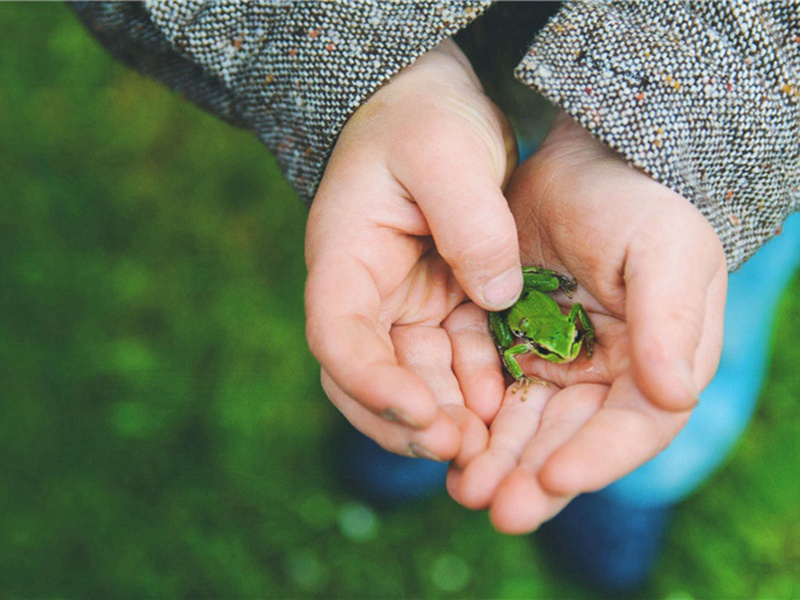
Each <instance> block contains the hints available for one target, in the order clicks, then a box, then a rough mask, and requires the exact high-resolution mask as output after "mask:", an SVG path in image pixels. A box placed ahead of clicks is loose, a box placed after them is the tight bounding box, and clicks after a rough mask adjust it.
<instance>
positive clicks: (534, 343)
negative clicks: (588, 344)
mask: <svg viewBox="0 0 800 600" xmlns="http://www.w3.org/2000/svg"><path fill="white" fill-rule="evenodd" d="M527 341H528V343H529V344H530V347H531V349H532V350H533V352H534V353H535V354H536V355H537V356H540V357H542V358H543V359H545V360H548V361H550V362H554V363H568V362H571V361H573V360H575V359H576V358H577V356H578V353H579V352H580V351H581V345H582V343H583V333H582V332H581V330H580V329H578V328H577V327H576V326H575V324H574V323H570V322H568V321H566V322H565V321H561V322H558V323H554V324H552V325H550V324H547V323H544V324H543V325H542V326H541V327H540V329H539V331H538V332H537V335H536V337H535V338H533V339H531V338H528V339H527Z"/></svg>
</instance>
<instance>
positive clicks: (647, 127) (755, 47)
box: [516, 0, 800, 270]
mask: <svg viewBox="0 0 800 600" xmlns="http://www.w3.org/2000/svg"><path fill="white" fill-rule="evenodd" d="M516 76H517V78H518V79H519V80H521V81H522V82H524V83H526V84H528V85H530V86H531V87H533V88H534V89H536V90H538V91H540V92H541V93H543V94H544V95H545V96H546V97H548V98H549V99H550V100H552V101H553V102H555V103H556V104H558V105H559V106H561V108H563V109H564V110H566V111H567V112H568V113H570V114H571V115H572V116H573V117H574V118H576V119H577V120H578V121H579V122H580V123H581V124H582V125H583V126H584V127H585V128H587V129H588V130H589V131H591V132H592V133H593V134H594V135H595V136H597V137H598V138H600V139H601V140H603V141H604V142H605V143H606V144H608V145H609V146H611V147H612V148H614V149H615V150H617V151H618V152H620V153H621V154H622V155H623V156H624V157H625V158H627V159H628V160H629V161H630V162H631V163H632V164H634V165H636V166H637V167H640V168H642V169H643V170H644V171H646V172H647V173H648V174H650V175H651V176H652V177H654V178H655V179H657V180H658V181H660V182H662V183H664V184H666V185H667V186H669V187H670V188H672V189H673V190H675V191H677V192H678V193H680V194H681V195H682V196H684V197H686V198H688V199H689V200H690V201H691V202H692V203H693V204H694V205H695V206H697V207H698V208H699V209H700V210H701V211H702V212H703V214H704V215H705V216H706V218H708V220H709V221H710V222H711V224H712V226H713V227H714V229H715V230H716V232H717V233H718V234H719V237H720V239H721V240H722V243H723V247H724V248H725V254H726V256H727V259H728V268H729V269H730V270H733V269H735V268H737V267H739V266H740V265H741V264H742V263H743V262H744V261H745V260H746V259H747V258H748V257H749V256H750V255H751V254H752V253H753V252H755V251H756V250H757V249H758V248H759V247H760V246H761V245H762V244H763V243H764V242H765V241H766V240H767V239H769V238H770V237H772V236H773V235H775V234H776V233H779V232H780V228H781V224H782V223H783V221H784V220H785V218H786V217H787V216H788V215H789V213H791V212H793V211H795V210H797V208H798V203H800V1H798V0H775V1H760V2H753V1H749V0H726V1H721V0H720V1H710V0H696V1H693V0H659V1H658V2H655V1H652V2H647V1H635V0H633V1H631V0H624V1H623V0H619V1H609V2H597V1H595V2H572V3H568V4H566V6H564V7H563V8H562V10H561V11H560V12H559V13H558V14H557V15H556V17H555V18H553V19H552V20H551V21H550V22H549V23H548V24H547V26H546V27H545V28H544V29H543V30H542V31H541V32H540V33H539V35H538V37H537V38H536V40H535V41H534V43H533V45H532V47H531V48H530V50H529V51H528V53H527V54H526V55H525V57H524V58H523V60H522V62H521V63H520V64H519V66H518V67H517V69H516ZM677 241H678V240H676V242H677Z"/></svg>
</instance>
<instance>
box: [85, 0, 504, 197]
mask: <svg viewBox="0 0 800 600" xmlns="http://www.w3.org/2000/svg"><path fill="white" fill-rule="evenodd" d="M490 4H491V2H490V1H488V0H427V1H397V0H356V1H349V2H340V1H335V0H253V1H251V2H241V1H239V0H218V1H217V2H210V1H206V0H147V1H146V2H144V3H135V2H134V3H128V2H76V3H74V4H73V7H74V9H75V10H76V12H77V13H78V15H79V17H80V18H81V20H82V21H83V22H84V23H85V24H86V26H87V27H88V28H89V29H90V30H91V31H92V32H93V33H94V35H95V36H96V37H97V38H98V39H99V40H100V41H101V42H102V43H103V44H104V45H105V46H106V48H107V49H108V50H109V51H110V52H111V53H112V54H114V55H115V56H117V57H118V58H120V59H122V60H123V61H125V62H127V63H128V64H129V65H131V66H133V67H135V68H137V69H138V70H140V71H142V72H143V73H145V74H147V75H150V76H153V77H156V78H157V79H159V80H160V81H161V82H163V83H165V84H167V85H168V86H170V87H172V88H174V89H176V90H178V91H180V92H181V93H182V94H183V95H184V96H186V97H188V98H189V99H190V100H193V101H194V102H196V103H197V104H199V105H200V106H202V107H203V108H205V109H207V110H210V111H212V112H213V113H215V114H217V115H218V116H220V117H222V118H224V119H226V120H227V121H229V122H231V123H234V124H236V125H238V126H241V127H245V128H248V129H250V130H252V131H253V132H254V133H255V134H256V135H257V136H258V137H259V139H260V140H261V141H262V142H263V143H264V144H265V145H266V146H267V147H268V148H269V149H270V150H271V151H272V152H273V153H274V154H275V156H276V158H277V160H278V163H279V165H280V167H281V169H282V171H283V173H284V174H285V175H286V177H287V179H288V180H289V182H290V183H291V184H292V186H293V187H294V188H295V189H296V190H297V191H298V193H299V194H300V196H301V198H302V199H303V200H304V201H305V202H307V203H310V202H311V200H312V199H313V196H314V193H315V191H316V188H317V186H318V184H319V181H320V179H321V177H322V173H323V170H324V167H325V164H326V162H327V159H328V156H329V155H330V152H331V150H332V148H333V145H334V143H335V141H336V138H337V136H338V134H339V132H340V130H341V128H342V127H343V126H344V123H345V122H346V120H347V119H348V118H349V116H350V115H351V114H352V113H353V111H355V110H356V109H357V108H358V107H359V106H360V105H361V104H362V103H363V102H364V101H365V100H366V98H368V97H369V96H370V95H371V94H372V93H373V92H374V91H375V90H376V89H378V88H379V87H380V86H381V85H382V84H383V83H385V82H386V81H387V80H388V79H389V78H391V77H392V76H393V75H395V74H396V73H398V72H399V71H400V70H401V69H403V68H404V67H405V66H407V65H409V64H411V63H412V62H413V61H414V60H415V59H416V58H418V57H419V56H421V55H422V54H424V53H425V52H427V51H428V50H430V49H432V48H433V47H435V46H436V45H437V44H439V43H440V42H441V41H442V40H444V39H445V38H447V37H450V36H452V35H454V34H455V33H457V32H458V31H459V30H461V29H462V28H464V27H465V26H466V25H467V24H469V23H470V22H471V21H473V20H474V19H475V18H477V17H478V16H479V15H480V14H481V13H482V12H483V11H484V10H485V9H486V8H487V7H488V6H489V5H490Z"/></svg>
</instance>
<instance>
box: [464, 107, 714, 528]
mask: <svg viewBox="0 0 800 600" xmlns="http://www.w3.org/2000/svg"><path fill="white" fill-rule="evenodd" d="M508 197H509V201H510V203H511V207H512V211H513V213H514V215H515V216H516V218H517V222H518V224H519V228H520V244H521V248H522V251H523V257H524V259H525V260H524V262H525V263H526V264H534V265H542V266H546V267H550V268H553V269H555V270H557V271H560V272H564V273H570V274H571V275H572V276H574V277H575V278H576V279H577V280H578V284H579V288H578V291H577V293H576V294H575V297H574V298H573V299H572V300H570V301H568V304H569V303H572V302H573V301H577V302H581V303H582V304H583V306H584V307H585V308H586V309H587V310H588V311H589V314H590V317H591V320H592V322H593V324H594V326H595V328H596V335H597V345H596V346H595V350H594V356H593V357H592V358H591V359H587V358H586V356H585V353H583V352H582V353H581V355H580V356H579V358H578V359H577V360H576V361H575V362H572V363H568V364H566V365H555V364H553V363H548V362H547V361H544V360H542V359H538V358H535V357H533V358H530V359H529V360H525V359H523V360H525V362H523V363H522V364H523V368H525V369H526V372H528V373H529V374H533V375H536V376H538V377H541V378H542V379H545V380H548V381H550V382H552V383H551V384H550V385H548V386H546V387H542V386H536V385H532V386H530V388H528V393H527V399H526V400H525V401H522V399H521V397H522V396H521V394H520V393H519V392H518V393H516V394H513V393H511V392H510V391H509V392H507V393H506V396H505V399H504V401H503V404H502V406H501V407H500V408H499V411H498V413H497V416H496V417H495V418H494V420H493V422H492V426H491V434H490V441H489V448H488V449H487V450H486V451H485V452H484V453H482V454H481V455H480V456H479V457H478V458H476V459H475V460H474V461H473V462H471V463H470V464H469V465H468V467H467V468H466V469H465V470H464V471H457V470H451V473H450V477H449V481H448V487H449V489H450V491H451V495H453V497H454V498H455V499H457V500H458V501H460V502H462V503H463V504H465V505H466V506H469V507H472V508H490V509H491V517H492V520H493V522H494V524H495V526H496V527H497V528H498V529H500V530H501V531H505V532H509V533H522V532H527V531H530V530H532V529H535V528H536V527H538V526H539V525H540V524H541V523H542V522H544V521H545V520H547V519H549V518H550V517H552V516H553V515H555V514H556V513H557V512H558V511H559V510H561V508H563V507H564V506H565V505H566V503H567V502H568V501H569V500H570V499H571V498H572V497H574V496H575V495H576V494H578V493H581V492H586V491H593V490H598V489H601V488H603V487H605V486H606V485H608V484H610V483H612V482H613V481H615V480H617V479H619V478H620V477H622V476H624V475H626V474H627V473H629V472H631V471H632V470H634V469H635V468H636V467H638V466H639V465H641V464H643V463H644V462H646V461H647V460H649V459H650V458H652V457H653V456H655V455H656V454H657V453H658V452H660V451H661V450H662V449H663V448H664V447H666V446H667V445H668V444H669V443H670V442H671V441H672V439H673V438H674V437H675V435H676V434H677V433H678V431H679V430H680V429H681V428H682V427H683V425H684V424H685V423H686V421H687V419H688V418H689V415H690V414H691V412H692V409H693V408H694V406H695V404H696V402H697V397H698V394H699V393H700V391H701V390H702V389H703V388H704V387H705V386H706V385H707V384H708V383H709V381H710V380H711V378H712V377H713V375H714V372H715V370H716V368H717V363H718V361H719V356H720V352H721V345H722V322H723V313H724V304H725V291H726V285H727V271H726V264H725V256H724V253H723V251H722V246H721V244H720V241H719V238H718V237H717V235H716V233H715V232H714V230H713V229H712V228H711V226H710V225H709V223H708V222H707V221H706V219H705V218H704V217H703V216H702V215H701V214H700V213H699V211H697V210H696V209H695V208H694V207H693V206H692V205H691V204H690V203H689V202H688V201H686V200H685V199H684V198H682V197H680V196H679V195H678V194H676V193H674V192H672V191H671V190H669V189H668V188H666V187H664V186H662V185H660V184H659V183H657V182H656V181H654V180H652V179H651V178H649V177H647V176H646V175H644V174H643V173H641V172H639V171H637V170H635V169H633V168H632V167H629V166H628V165H626V164H625V163H624V161H622V160H621V159H620V158H619V157H617V156H616V155H614V154H613V153H612V152H611V151H610V150H608V149H607V148H606V147H605V146H604V145H602V144H601V143H600V142H598V141H596V140H594V139H593V138H592V137H591V135H589V134H588V133H587V132H586V131H585V130H584V129H583V128H581V127H580V126H578V125H577V124H575V123H574V122H572V121H571V120H570V119H569V118H561V119H559V121H558V122H557V123H556V125H555V126H554V128H553V130H552V132H551V133H550V135H549V136H548V139H547V141H546V142H545V144H544V145H543V146H542V147H541V149H540V150H539V152H537V153H536V154H535V155H534V156H533V157H532V158H531V159H529V160H527V161H526V162H525V163H524V164H523V165H521V166H520V167H519V169H518V170H517V172H516V173H515V174H514V177H513V179H512V181H511V183H510V185H509V189H508ZM464 326H466V325H464ZM476 326H477V323H476ZM457 350H458V348H457ZM496 368H498V369H499V368H500V363H499V359H498V361H497V363H496ZM468 406H469V405H468Z"/></svg>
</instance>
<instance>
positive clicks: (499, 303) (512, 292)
mask: <svg viewBox="0 0 800 600" xmlns="http://www.w3.org/2000/svg"><path fill="white" fill-rule="evenodd" d="M521 291H522V268H521V267H519V266H516V267H512V268H511V269H509V270H508V271H506V272H504V273H503V274H501V275H498V276H497V277H495V278H494V279H492V280H491V281H489V283H487V284H486V285H485V286H484V288H483V299H484V301H485V302H486V304H487V305H489V307H491V308H494V309H497V310H500V309H503V308H508V307H509V306H511V305H512V304H514V302H516V300H517V298H518V297H519V293H520V292H521Z"/></svg>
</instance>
